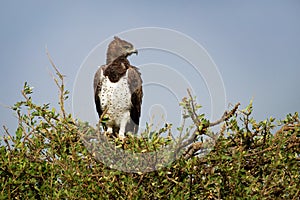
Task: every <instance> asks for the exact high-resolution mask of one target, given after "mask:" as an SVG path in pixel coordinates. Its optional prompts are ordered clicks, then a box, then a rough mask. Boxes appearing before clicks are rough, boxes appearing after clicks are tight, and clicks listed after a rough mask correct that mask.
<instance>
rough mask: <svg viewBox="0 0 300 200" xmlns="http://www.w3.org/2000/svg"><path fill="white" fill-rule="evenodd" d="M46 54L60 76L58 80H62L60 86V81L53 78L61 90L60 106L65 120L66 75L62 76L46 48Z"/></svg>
mask: <svg viewBox="0 0 300 200" xmlns="http://www.w3.org/2000/svg"><path fill="white" fill-rule="evenodd" d="M46 54H47V56H48V59H49V61H50V63H51V65H52V67H53V68H54V70H55V71H56V74H57V76H58V78H59V79H60V81H61V83H60V84H59V83H58V80H57V79H56V78H55V77H54V76H53V77H52V78H53V79H54V81H55V83H56V85H57V87H58V88H59V92H60V94H59V105H60V110H61V113H62V115H63V118H64V119H65V118H66V112H65V105H64V101H65V99H64V94H65V85H64V77H65V76H64V75H62V74H61V73H60V72H59V70H58V69H57V67H56V65H55V64H54V62H53V60H52V58H51V56H50V54H49V52H48V49H47V48H46Z"/></svg>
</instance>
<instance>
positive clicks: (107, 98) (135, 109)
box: [94, 36, 143, 139]
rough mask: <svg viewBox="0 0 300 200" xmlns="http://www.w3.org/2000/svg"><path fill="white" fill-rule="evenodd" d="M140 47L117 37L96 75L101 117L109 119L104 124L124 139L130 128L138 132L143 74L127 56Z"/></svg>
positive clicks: (96, 96)
mask: <svg viewBox="0 0 300 200" xmlns="http://www.w3.org/2000/svg"><path fill="white" fill-rule="evenodd" d="M133 53H135V54H137V53H138V52H137V50H136V49H135V48H134V46H133V45H132V44H130V43H129V42H127V41H125V40H122V39H120V38H119V37H116V36H115V37H114V40H113V41H112V42H111V43H110V44H109V45H108V49H107V53H106V65H102V66H101V67H100V68H99V69H98V70H97V72H96V74H95V77H94V97H95V104H96V109H97V112H98V115H99V118H101V117H103V116H106V117H107V118H108V119H107V121H106V122H105V123H104V124H103V128H104V130H105V131H107V132H108V133H110V134H118V135H119V138H121V139H124V138H125V134H126V133H127V132H132V133H133V134H136V133H137V131H138V126H139V120H140V116H141V104H142V97H143V90H142V79H141V74H140V72H139V70H138V68H137V67H135V66H132V65H131V64H130V62H129V60H128V59H127V57H128V56H130V55H131V54H133Z"/></svg>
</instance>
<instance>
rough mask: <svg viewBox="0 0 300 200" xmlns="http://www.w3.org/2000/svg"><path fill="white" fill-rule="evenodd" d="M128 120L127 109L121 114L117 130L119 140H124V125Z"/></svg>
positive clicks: (128, 113)
mask: <svg viewBox="0 0 300 200" xmlns="http://www.w3.org/2000/svg"><path fill="white" fill-rule="evenodd" d="M129 120H130V112H129V111H127V112H125V113H124V114H123V117H122V120H121V124H120V130H119V138H120V139H121V140H124V138H125V131H126V125H127V123H128V122H129Z"/></svg>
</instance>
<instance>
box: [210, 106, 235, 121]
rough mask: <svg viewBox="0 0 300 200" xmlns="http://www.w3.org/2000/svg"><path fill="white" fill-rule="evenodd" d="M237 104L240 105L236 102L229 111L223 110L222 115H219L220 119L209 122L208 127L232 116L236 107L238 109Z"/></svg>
mask: <svg viewBox="0 0 300 200" xmlns="http://www.w3.org/2000/svg"><path fill="white" fill-rule="evenodd" d="M239 106H240V103H237V104H236V105H235V106H234V108H233V109H232V110H231V111H230V112H227V111H225V112H224V114H223V116H222V117H221V119H219V120H217V121H215V122H211V123H210V124H209V126H210V127H211V126H215V125H218V124H220V123H222V122H224V121H226V120H228V119H229V118H230V117H232V116H233V115H234V114H235V112H236V111H237V109H238V107H239Z"/></svg>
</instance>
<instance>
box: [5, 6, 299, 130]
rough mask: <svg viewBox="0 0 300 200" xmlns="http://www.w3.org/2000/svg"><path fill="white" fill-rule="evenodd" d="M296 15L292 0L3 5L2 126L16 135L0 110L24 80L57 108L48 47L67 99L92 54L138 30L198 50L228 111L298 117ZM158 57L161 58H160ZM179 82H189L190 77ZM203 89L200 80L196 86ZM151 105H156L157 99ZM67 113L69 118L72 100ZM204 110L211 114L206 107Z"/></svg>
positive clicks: (202, 99) (37, 95)
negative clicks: (159, 32)
mask: <svg viewBox="0 0 300 200" xmlns="http://www.w3.org/2000/svg"><path fill="white" fill-rule="evenodd" d="M299 10H300V2H299V1H297V0H294V1H293V0H285V1H281V0H265V1H259V0H252V1H238V0H236V1H233V0H228V1H214V2H212V1H185V2H184V1H126V2H124V1H76V0H72V1H51V2H42V1H37V0H36V1H33V0H26V1H2V2H1V6H0V26H1V32H0V44H1V45H0V52H1V54H0V56H1V59H0V64H1V68H0V70H1V72H0V80H1V85H0V94H1V96H0V103H1V106H0V124H1V125H7V126H8V127H9V129H10V130H11V132H13V131H14V128H15V127H16V124H17V119H16V118H15V117H14V115H13V113H12V112H11V111H10V110H9V109H7V108H5V105H13V104H14V103H15V102H16V101H18V100H20V99H21V94H20V90H21V89H22V86H23V84H24V82H25V81H27V82H28V83H29V84H30V85H31V86H33V87H34V95H33V98H34V99H35V101H36V102H37V103H47V102H50V103H52V104H53V106H56V105H57V103H56V102H57V101H58V97H57V94H58V92H57V89H56V86H55V84H54V82H53V81H52V78H51V75H50V72H52V73H53V70H52V69H51V66H50V63H49V61H48V58H47V56H46V53H45V47H46V46H47V48H48V50H49V52H50V54H51V56H52V58H53V59H54V61H55V63H56V64H57V66H58V67H59V68H60V70H61V72H62V73H63V74H65V75H66V76H67V78H66V82H67V88H68V89H69V90H70V91H71V94H72V90H73V85H74V82H75V78H76V74H77V72H78V70H79V68H80V66H81V65H82V63H83V61H84V59H85V58H86V57H87V56H88V54H89V53H90V52H91V50H92V49H93V48H95V47H96V46H97V45H98V44H99V43H101V42H103V41H104V40H106V39H107V38H109V37H112V36H113V35H116V34H118V33H120V32H123V31H127V30H130V29H134V28H142V27H161V28H167V29H172V30H176V31H178V32H181V33H183V34H186V35H188V36H189V37H191V38H192V39H193V40H195V41H196V42H198V43H199V44H201V45H202V46H203V47H204V48H205V49H206V51H207V52H208V54H209V55H210V56H211V58H212V59H213V61H214V62H215V64H216V65H217V67H218V70H219V72H220V75H221V77H222V79H223V82H224V86H225V89H226V96H227V99H226V104H227V105H228V104H230V103H232V104H234V103H236V102H241V103H242V106H243V107H245V106H246V105H247V104H248V102H249V101H250V99H251V98H254V109H255V110H254V116H255V117H256V118H258V119H259V120H262V119H264V118H266V117H268V116H273V117H275V118H278V119H280V118H284V116H285V115H286V114H287V113H289V112H295V111H300V103H299V102H300V101H299V100H300V93H299V74H300V56H299V53H300V37H299V35H300V23H299V19H300V12H299ZM124 39H126V38H124ZM174 42H176V41H174ZM156 54H157V52H156ZM156 54H155V53H153V54H151V52H150V53H149V52H148V53H147V52H145V53H144V55H143V54H142V52H141V53H140V54H139V55H138V57H136V58H132V59H131V62H132V64H134V65H143V64H147V63H143V61H144V60H143V59H145V60H147V62H153V63H155V62H157V61H158V60H159V59H158V60H155V59H156V56H155V55H156ZM146 56H147V58H145V57H146ZM158 56H166V57H167V55H165V54H163V53H161V54H160V55H158ZM151 59H153V61H152V60H151ZM174 59H175V58H174ZM100 62H101V61H100ZM103 63H104V60H103ZM103 63H99V65H101V64H103ZM95 67H96V66H95ZM95 69H96V68H95ZM184 76H185V78H187V79H193V75H192V74H191V76H190V77H189V75H188V74H185V75H184ZM194 81H195V80H194ZM91 82H92V80H91ZM202 82H203V81H202V80H199V84H200V85H201V84H203V83H202ZM193 84H195V83H193ZM199 87H200V86H199ZM153 90H154V89H153ZM153 90H146V92H147V93H146V94H145V98H146V97H147V98H148V99H151V96H153V95H151V94H149V93H150V92H151V91H153ZM204 90H205V89H204ZM204 90H203V94H204V95H203V94H202V93H201V94H200V93H196V96H197V97H198V101H199V102H200V103H201V104H203V105H204V106H206V105H207V106H209V103H208V102H209V98H208V95H207V91H204ZM156 92H158V93H159V91H158V90H156ZM87 98H88V97H87ZM153 102H156V103H158V104H159V99H155V100H153ZM67 109H68V110H69V111H70V112H72V102H71V101H68V104H67ZM174 109H175V108H174ZM171 110H172V108H171ZM206 111H207V112H209V109H205V108H204V112H206ZM167 112H168V116H170V115H172V113H169V112H170V111H167ZM143 113H146V114H147V113H148V111H144V112H143ZM207 114H208V115H209V113H207ZM91 115H95V113H91ZM145 119H146V118H145ZM171 123H172V121H171ZM2 132H3V131H2Z"/></svg>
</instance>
